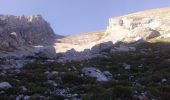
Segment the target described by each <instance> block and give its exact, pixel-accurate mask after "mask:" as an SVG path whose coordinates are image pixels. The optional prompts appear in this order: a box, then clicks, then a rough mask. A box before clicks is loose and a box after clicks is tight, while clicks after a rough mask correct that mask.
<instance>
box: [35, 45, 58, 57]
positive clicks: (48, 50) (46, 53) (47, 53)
mask: <svg viewBox="0 0 170 100" xmlns="http://www.w3.org/2000/svg"><path fill="white" fill-rule="evenodd" d="M36 56H38V57H40V58H48V59H53V58H55V57H56V50H55V48H54V47H51V46H46V47H38V48H37V51H36Z"/></svg>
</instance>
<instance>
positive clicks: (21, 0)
mask: <svg viewBox="0 0 170 100" xmlns="http://www.w3.org/2000/svg"><path fill="white" fill-rule="evenodd" d="M168 6H170V0H0V14H9V15H11V14H12V15H26V16H29V15H35V14H40V15H42V16H43V18H44V19H45V20H47V21H48V22H49V23H50V25H51V27H52V28H53V30H54V31H55V33H56V34H60V35H71V34H78V33H84V32H93V31H98V30H102V29H105V28H106V27H107V25H108V19H109V18H111V17H116V16H120V15H125V14H129V13H133V12H137V11H143V10H147V9H153V8H161V7H168Z"/></svg>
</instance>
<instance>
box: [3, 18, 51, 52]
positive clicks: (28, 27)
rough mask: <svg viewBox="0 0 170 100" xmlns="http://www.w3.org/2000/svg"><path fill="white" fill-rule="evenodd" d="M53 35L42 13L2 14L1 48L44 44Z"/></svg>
mask: <svg viewBox="0 0 170 100" xmlns="http://www.w3.org/2000/svg"><path fill="white" fill-rule="evenodd" d="M53 37H54V32H53V30H52V28H51V27H50V25H49V23H47V22H46V21H45V20H44V19H43V18H42V17H41V16H40V15H35V16H29V17H26V16H13V15H0V50H12V49H16V48H18V47H20V46H27V45H42V44H44V43H45V40H51V39H52V38H53Z"/></svg>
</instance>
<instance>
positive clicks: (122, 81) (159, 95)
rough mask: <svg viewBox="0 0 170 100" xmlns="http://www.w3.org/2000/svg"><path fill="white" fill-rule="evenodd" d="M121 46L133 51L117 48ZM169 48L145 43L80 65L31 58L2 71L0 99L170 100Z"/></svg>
mask: <svg viewBox="0 0 170 100" xmlns="http://www.w3.org/2000/svg"><path fill="white" fill-rule="evenodd" d="M122 45H124V46H123V47H124V48H125V47H126V48H127V45H128V47H131V49H129V50H125V49H124V50H123V51H121V50H118V51H117V50H116V49H115V48H120V47H122ZM132 47H133V49H132ZM134 48H135V49H134ZM169 50H170V44H169V43H165V42H159V43H149V42H145V43H140V44H136V43H132V44H121V46H120V45H118V46H115V47H112V48H109V49H105V50H102V51H101V52H100V54H101V55H102V56H100V57H94V58H92V59H89V60H83V61H80V62H79V61H70V62H66V63H60V62H58V60H57V59H53V60H50V59H40V58H34V59H33V58H30V59H32V60H33V61H32V62H30V63H27V64H26V65H24V67H22V68H10V69H3V68H1V70H0V73H1V74H0V80H1V82H0V90H1V91H0V99H1V100H8V99H17V100H22V99H24V100H30V99H31V100H37V99H38V100H40V99H41V100H47V99H49V100H64V99H69V100H82V99H83V100H118V99H120V100H169V96H170V81H169V80H170V79H169V77H170V73H169V71H170V69H169V65H170V56H169ZM5 60H6V59H1V60H0V63H1V65H3V64H4V63H5ZM27 60H28V59H27Z"/></svg>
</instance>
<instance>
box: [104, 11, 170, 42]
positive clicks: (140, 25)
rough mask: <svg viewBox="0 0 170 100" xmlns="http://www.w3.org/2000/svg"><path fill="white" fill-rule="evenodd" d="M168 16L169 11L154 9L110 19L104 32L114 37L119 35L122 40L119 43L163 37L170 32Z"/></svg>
mask: <svg viewBox="0 0 170 100" xmlns="http://www.w3.org/2000/svg"><path fill="white" fill-rule="evenodd" d="M169 14H170V10H169V9H156V10H149V11H144V12H138V13H133V14H129V15H125V16H120V17H116V18H110V19H109V26H108V27H107V30H106V32H107V33H110V34H114V37H118V36H119V34H120V35H121V36H122V37H123V39H122V40H119V41H124V40H126V41H128V42H129V41H130V42H131V40H134V39H135V38H137V37H140V38H143V39H144V40H148V39H152V38H156V37H159V36H162V35H163V36H165V34H167V33H169V31H170V30H169V29H170V28H169V25H170V22H169V21H167V20H170V17H169ZM123 32H124V34H121V33H123Z"/></svg>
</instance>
